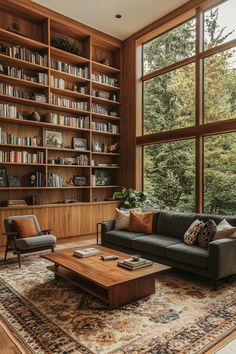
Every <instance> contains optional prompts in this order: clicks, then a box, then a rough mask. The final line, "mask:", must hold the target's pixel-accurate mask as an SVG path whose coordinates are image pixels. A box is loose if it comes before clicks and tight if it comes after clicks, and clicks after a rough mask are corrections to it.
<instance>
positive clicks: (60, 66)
mask: <svg viewBox="0 0 236 354" xmlns="http://www.w3.org/2000/svg"><path fill="white" fill-rule="evenodd" d="M51 68H52V69H55V70H58V71H62V72H64V73H67V74H70V75H74V76H79V77H83V78H85V79H88V77H89V70H88V67H87V66H74V65H71V64H68V63H64V62H63V61H58V60H52V61H51Z"/></svg>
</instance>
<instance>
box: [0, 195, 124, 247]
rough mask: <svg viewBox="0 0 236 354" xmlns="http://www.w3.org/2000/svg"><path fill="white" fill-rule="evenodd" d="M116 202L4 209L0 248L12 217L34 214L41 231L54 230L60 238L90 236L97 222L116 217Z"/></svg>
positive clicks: (0, 224) (0, 214) (0, 230)
mask: <svg viewBox="0 0 236 354" xmlns="http://www.w3.org/2000/svg"><path fill="white" fill-rule="evenodd" d="M117 205H118V203H116V202H104V203H102V202H100V203H82V204H77V205H76V204H71V205H66V206H64V205H58V206H56V205H53V206H50V205H48V206H35V207H33V206H32V207H21V208H14V209H13V208H9V209H7V208H2V209H1V210H0V220H1V223H0V247H1V246H3V245H5V241H6V240H5V236H3V235H2V233H4V225H3V221H4V219H5V218H7V217H8V216H12V215H32V214H34V215H35V216H36V217H37V219H38V221H39V224H40V227H41V229H48V228H49V229H52V230H53V233H54V235H55V236H56V237H57V238H58V239H60V238H68V237H73V236H82V235H90V234H94V233H95V232H96V224H97V222H101V221H103V220H111V219H113V218H114V216H115V209H116V207H117Z"/></svg>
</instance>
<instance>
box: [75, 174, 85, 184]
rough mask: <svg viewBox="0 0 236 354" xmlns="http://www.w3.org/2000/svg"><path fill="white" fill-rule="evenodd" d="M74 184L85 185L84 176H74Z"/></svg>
mask: <svg viewBox="0 0 236 354" xmlns="http://www.w3.org/2000/svg"><path fill="white" fill-rule="evenodd" d="M74 185H75V186H86V185H87V178H86V177H85V176H74Z"/></svg>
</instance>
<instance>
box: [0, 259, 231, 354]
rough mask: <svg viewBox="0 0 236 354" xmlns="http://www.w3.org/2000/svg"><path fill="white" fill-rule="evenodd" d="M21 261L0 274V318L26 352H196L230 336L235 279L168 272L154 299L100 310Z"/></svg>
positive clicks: (38, 266)
mask: <svg viewBox="0 0 236 354" xmlns="http://www.w3.org/2000/svg"><path fill="white" fill-rule="evenodd" d="M49 264H50V262H48V261H46V260H44V259H41V258H39V256H38V255H36V256H29V257H25V259H24V263H23V265H22V268H21V269H19V268H18V266H17V264H16V263H10V264H8V265H5V266H4V265H1V267H0V314H1V316H2V318H3V319H4V321H5V322H7V324H8V326H10V327H11V329H12V331H14V333H15V335H16V336H17V338H19V339H20V340H21V341H22V343H23V344H24V345H25V346H26V348H27V349H28V350H29V351H30V352H33V353H36V354H44V353H58V354H59V353H60V354H61V353H64V354H67V353H68V354H69V353H70V354H75V353H76V354H79V353H96V354H97V353H98V354H107V353H116V354H122V353H133V354H139V353H148V354H149V353H150V354H151V353H153V354H154V353H155V354H157V353H160V354H161V353H163V354H168V353H171V354H172V353H181V354H182V353H186V354H191V353H192V354H196V353H197V354H199V353H204V352H205V351H206V350H207V349H209V348H210V347H211V346H213V345H215V344H216V343H217V342H219V341H220V340H222V339H223V338H224V337H225V336H227V335H229V334H230V333H231V332H232V331H233V330H235V329H236V291H235V290H236V280H234V279H231V281H230V282H229V281H228V282H222V283H221V286H220V289H219V291H217V292H214V291H213V290H212V288H211V287H210V285H209V284H208V282H207V281H206V280H204V279H201V278H199V279H197V280H196V277H195V276H193V275H191V274H187V273H184V272H177V271H173V270H168V271H165V272H162V273H158V274H157V277H156V294H155V295H152V296H150V297H148V298H145V299H142V300H139V301H137V302H135V303H132V304H130V305H126V306H123V307H122V308H120V309H118V310H107V309H106V307H105V306H104V305H103V304H102V303H101V302H99V301H98V300H96V299H95V298H93V297H92V296H89V295H87V294H85V293H84V292H82V291H80V290H79V289H76V288H75V287H73V286H70V285H69V284H68V283H67V282H66V281H64V280H57V281H56V280H55V279H54V275H53V274H52V273H51V272H50V271H48V270H47V269H46V266H48V265H49Z"/></svg>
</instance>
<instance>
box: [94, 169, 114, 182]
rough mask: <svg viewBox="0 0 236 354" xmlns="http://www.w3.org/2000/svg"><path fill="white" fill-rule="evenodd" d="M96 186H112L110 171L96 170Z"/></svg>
mask: <svg viewBox="0 0 236 354" xmlns="http://www.w3.org/2000/svg"><path fill="white" fill-rule="evenodd" d="M95 177H96V186H108V185H109V184H111V175H110V172H109V171H106V170H102V169H101V170H100V169H96V171H95Z"/></svg>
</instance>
